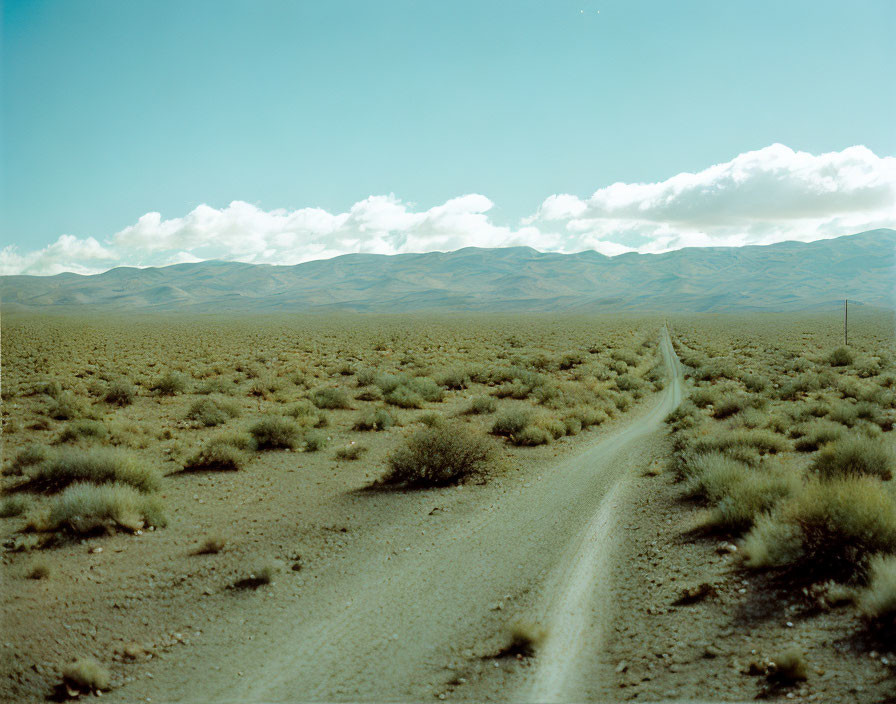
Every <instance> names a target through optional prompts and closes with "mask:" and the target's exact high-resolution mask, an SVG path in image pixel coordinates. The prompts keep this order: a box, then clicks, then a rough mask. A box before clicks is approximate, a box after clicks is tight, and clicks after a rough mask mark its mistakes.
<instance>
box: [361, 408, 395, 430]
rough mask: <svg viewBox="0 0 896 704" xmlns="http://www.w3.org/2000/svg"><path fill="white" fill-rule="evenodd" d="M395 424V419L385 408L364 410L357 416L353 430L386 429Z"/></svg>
mask: <svg viewBox="0 0 896 704" xmlns="http://www.w3.org/2000/svg"><path fill="white" fill-rule="evenodd" d="M393 425H395V419H394V418H393V417H392V414H391V413H389V411H387V410H386V409H385V408H377V409H371V410H368V411H364V412H363V413H361V415H359V416H358V418H357V420H356V421H355V423H354V425H353V426H352V429H353V430H387V429H389V428H391V427H392V426H393Z"/></svg>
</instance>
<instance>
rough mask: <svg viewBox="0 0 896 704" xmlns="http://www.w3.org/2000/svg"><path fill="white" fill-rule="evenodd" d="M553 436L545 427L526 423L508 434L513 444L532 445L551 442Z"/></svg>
mask: <svg viewBox="0 0 896 704" xmlns="http://www.w3.org/2000/svg"><path fill="white" fill-rule="evenodd" d="M552 439H553V436H552V435H551V433H550V432H549V431H548V430H546V429H545V428H541V427H539V426H536V425H527V426H526V427H525V428H523V429H522V430H520V431H519V432H517V433H514V434H513V435H511V436H510V441H511V442H512V443H513V444H514V445H522V446H524V447H532V446H534V445H546V444H547V443H549V442H551V440H552Z"/></svg>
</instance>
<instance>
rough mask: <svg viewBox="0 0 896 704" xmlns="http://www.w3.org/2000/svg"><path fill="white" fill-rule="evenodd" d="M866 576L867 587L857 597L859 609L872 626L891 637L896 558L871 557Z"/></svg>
mask: <svg viewBox="0 0 896 704" xmlns="http://www.w3.org/2000/svg"><path fill="white" fill-rule="evenodd" d="M868 576H869V578H868V586H867V587H866V588H865V589H864V590H863V591H862V592H861V594H860V595H859V608H861V610H862V613H863V614H864V615H865V617H866V618H867V619H868V620H869V621H870V622H871V623H872V624H874V625H875V626H877V627H879V628H881V629H882V630H885V631H886V632H887V635H889V636H890V637H892V635H891V634H892V632H893V630H892V629H893V627H894V626H896V557H894V556H893V555H876V556H875V557H873V558H872V559H871V561H870V564H869V568H868Z"/></svg>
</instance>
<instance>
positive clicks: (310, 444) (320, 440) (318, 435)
mask: <svg viewBox="0 0 896 704" xmlns="http://www.w3.org/2000/svg"><path fill="white" fill-rule="evenodd" d="M302 440H303V442H304V443H305V452H317V451H318V450H323V449H324V448H325V447H326V446H327V445H329V444H330V438H329V436H328V435H327V434H326V433H325V432H323V431H321V430H310V431H308V432H307V433H305V437H304V438H302Z"/></svg>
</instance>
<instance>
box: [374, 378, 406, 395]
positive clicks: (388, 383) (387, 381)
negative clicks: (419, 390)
mask: <svg viewBox="0 0 896 704" xmlns="http://www.w3.org/2000/svg"><path fill="white" fill-rule="evenodd" d="M405 381H406V377H405V376H403V375H402V376H398V375H397V374H377V376H376V380H375V381H374V383H375V384H376V385H377V387H378V388H379V390H380V391H382V392H383V393H384V394H390V393H392V392H393V391H395V389H397V388H398V387H399V386H401V385H402V384H404V383H405Z"/></svg>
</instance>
